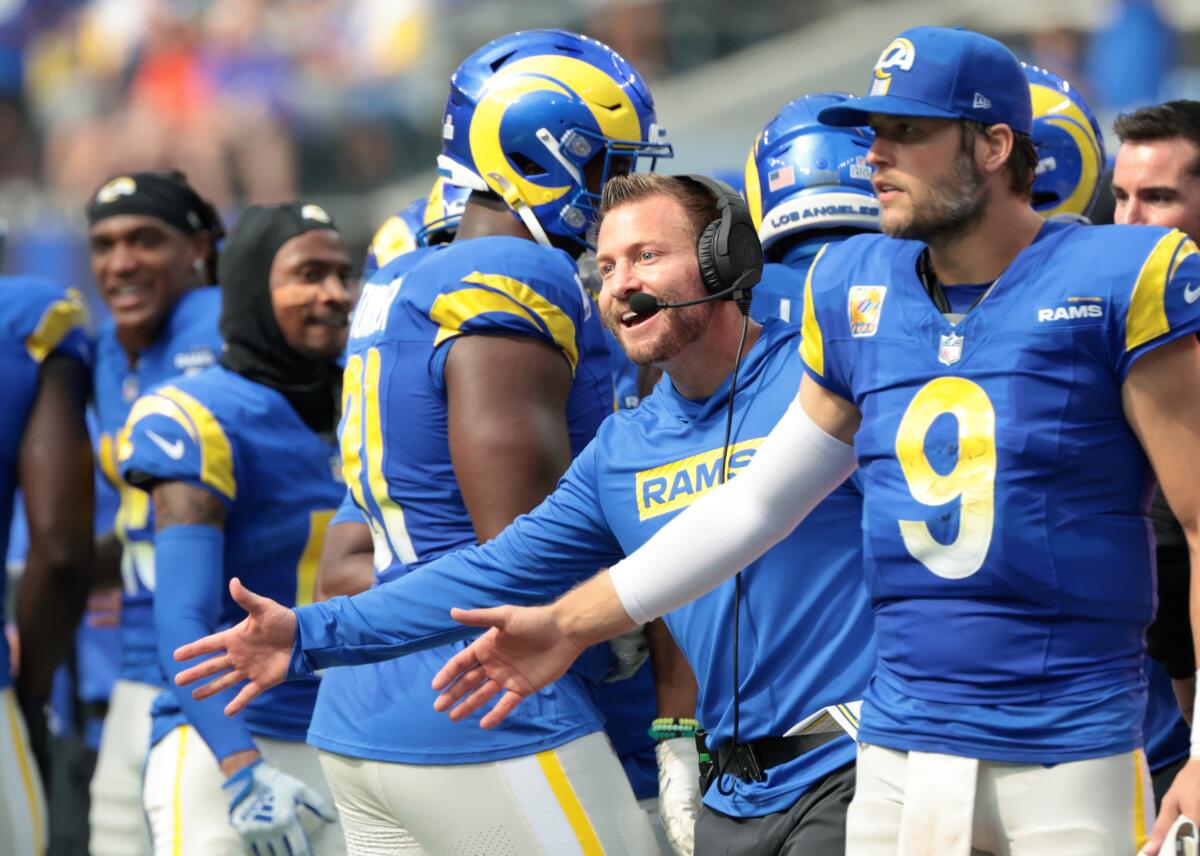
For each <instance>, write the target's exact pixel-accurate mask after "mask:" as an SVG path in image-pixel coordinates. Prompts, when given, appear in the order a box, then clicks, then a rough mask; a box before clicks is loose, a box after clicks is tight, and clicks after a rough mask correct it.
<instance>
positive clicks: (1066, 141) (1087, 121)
mask: <svg viewBox="0 0 1200 856" xmlns="http://www.w3.org/2000/svg"><path fill="white" fill-rule="evenodd" d="M1021 67H1022V68H1024V69H1025V77H1026V79H1027V80H1028V81H1029V94H1030V96H1031V99H1032V101H1033V144H1034V146H1035V147H1036V148H1037V154H1038V165H1037V172H1036V174H1035V175H1034V179H1033V207H1034V209H1035V210H1036V211H1037V212H1038V213H1040V214H1041V215H1042V216H1043V217H1057V218H1066V219H1082V218H1086V217H1087V216H1088V214H1089V213H1090V212H1091V210H1092V206H1093V205H1094V204H1095V202H1096V197H1097V196H1099V194H1100V179H1101V177H1102V176H1103V174H1104V163H1105V160H1104V134H1103V132H1101V130H1100V123H1099V122H1097V121H1096V117H1095V115H1093V113H1092V111H1091V108H1089V107H1088V105H1087V102H1086V101H1084V100H1083V96H1081V95H1080V94H1079V90H1077V89H1076V88H1075V87H1074V86H1072V85H1071V84H1070V83H1068V82H1067V81H1066V80H1064V79H1063V78H1061V77H1059V76H1058V75H1057V74H1055V73H1054V72H1052V71H1046V69H1044V68H1039V67H1038V66H1036V65H1028V64H1026V63H1021Z"/></svg>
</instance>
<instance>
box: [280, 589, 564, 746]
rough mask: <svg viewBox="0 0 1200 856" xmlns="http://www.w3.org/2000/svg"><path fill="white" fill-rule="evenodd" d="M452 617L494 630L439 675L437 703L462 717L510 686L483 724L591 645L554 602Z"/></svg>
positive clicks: (497, 719)
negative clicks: (565, 624) (566, 625)
mask: <svg viewBox="0 0 1200 856" xmlns="http://www.w3.org/2000/svg"><path fill="white" fill-rule="evenodd" d="M450 615H451V617H452V618H454V620H455V621H459V622H461V623H463V624H466V625H467V626H468V627H490V628H491V629H490V630H488V632H487V633H485V634H483V635H482V636H480V637H479V638H478V639H476V640H475V641H474V642H472V643H471V644H470V645H469V646H468V647H466V648H465V649H463V650H462V651H461V652H460V653H458V654H456V655H455V656H454V657H452V658H451V659H450V660H449V661H447V663H446V665H445V666H443V667H442V669H441V671H439V672H438V673H437V674H436V675H435V676H434V678H433V688H434V689H435V690H438V691H439V692H441V695H439V696H438V697H437V699H436V700H435V701H434V703H433V707H434V709H435V710H437V711H441V712H445V711H447V710H449V716H450V718H451V719H453V720H455V721H457V720H460V719H462V718H463V717H466V716H468V715H470V714H471V713H474V712H475V711H476V710H478V709H479V708H481V707H483V705H485V704H486V703H487V702H488V701H490V700H491V699H492V698H494V697H495V696H496V695H497V694H498V693H499V692H500V691H501V690H506V692H505V693H504V695H503V696H501V697H500V701H498V702H496V706H495V707H493V708H492V709H491V710H490V711H488V713H487V715H486V716H484V717H483V719H482V720H481V721H480V723H479V724H480V725H481V726H483V727H484V728H494V727H495V726H497V725H499V724H500V723H501V722H503V721H504V718H505V717H506V716H508V715H509V714H510V713H512V711H513V709H514V708H516V706H517V705H518V704H520V703H521V701H522V700H523V699H524V698H525V697H526V696H528V695H530V694H532V693H535V692H537V691H538V690H540V689H541V688H542V687H545V686H547V685H549V684H552V683H554V682H555V681H557V680H558V679H559V678H561V677H562V676H563V675H564V674H566V671H567V669H568V668H570V666H571V663H573V662H574V661H575V658H576V657H578V656H579V655H580V654H581V653H583V649H584V648H585V647H586V646H581V645H579V644H578V643H576V642H575V641H573V640H572V639H571V638H570V636H568V635H567V633H566V632H565V631H564V630H563V629H562V627H561V626H560V624H559V621H558V618H557V616H556V613H555V608H554V606H533V607H519V606H497V607H493V608H491V609H472V610H465V609H453V610H451V611H450ZM284 665H285V666H286V658H285V663H284ZM468 693H470V695H468ZM464 696H465V698H464ZM460 699H461V701H460ZM455 702H458V703H457V704H455ZM451 705H454V707H453V709H451Z"/></svg>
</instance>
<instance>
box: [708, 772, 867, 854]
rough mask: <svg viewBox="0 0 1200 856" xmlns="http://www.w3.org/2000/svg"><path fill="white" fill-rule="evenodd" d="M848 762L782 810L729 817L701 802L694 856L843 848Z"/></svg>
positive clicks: (850, 777)
mask: <svg viewBox="0 0 1200 856" xmlns="http://www.w3.org/2000/svg"><path fill="white" fill-rule="evenodd" d="M853 797H854V763H853V762H851V763H849V764H847V765H846V766H844V767H839V768H838V769H836V770H834V771H833V772H832V773H830V774H829V775H828V776H826V777H825V778H823V779H821V781H819V782H817V784H816V785H814V786H813V787H812V788H811V789H810V790H809V791H808V792H807V793H805V794H804V796H802V797H800V799H798V800H796V802H795V804H794V805H792V807H791V808H789V809H788V810H787V811H778V812H775V813H774V814H767V815H763V816H762V817H730V816H729V815H726V814H722V813H721V812H719V811H714V810H713V809H710V808H709V807H708V806H705V807H704V808H703V810H702V811H701V812H700V818H699V819H698V820H697V821H696V856H774V854H778V856H810V854H811V855H812V856H825V854H840V853H845V852H846V809H848V808H849V807H850V800H851V799H852V798H853Z"/></svg>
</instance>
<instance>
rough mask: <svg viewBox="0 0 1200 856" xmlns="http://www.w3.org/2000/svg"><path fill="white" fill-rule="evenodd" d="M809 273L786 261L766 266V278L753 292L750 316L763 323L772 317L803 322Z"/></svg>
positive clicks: (795, 322)
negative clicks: (806, 276)
mask: <svg viewBox="0 0 1200 856" xmlns="http://www.w3.org/2000/svg"><path fill="white" fill-rule="evenodd" d="M805 273H806V271H804V270H798V269H796V268H793V267H790V266H788V265H783V264H774V263H767V264H765V265H763V272H762V279H761V280H759V283H758V285H756V286H754V288H753V289H752V290H751V292H750V297H751V300H750V317H751V318H753V319H754V320H755V321H757V322H758V323H760V324H762V323H763V322H765V321H766V320H767V319H768V318H779V319H780V320H782V321H786V322H789V323H792V324H799V323H800V311H801V307H802V305H803V301H804V275H805Z"/></svg>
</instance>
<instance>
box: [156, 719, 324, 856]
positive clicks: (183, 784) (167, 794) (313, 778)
mask: <svg viewBox="0 0 1200 856" xmlns="http://www.w3.org/2000/svg"><path fill="white" fill-rule="evenodd" d="M254 743H255V745H256V746H257V747H258V751H259V752H260V753H262V757H263V761H265V762H266V763H267V764H270V765H271V766H272V767H274V768H275V769H277V770H279V771H281V772H283V773H287V774H288V775H289V776H293V777H295V778H297V779H299V780H300V781H302V782H304V784H306V785H308V786H309V787H310V788H312V789H313V790H314V791H316V792H317V793H318V794H320V795H321V796H322V797H324V798H325V799H326V801H328V802H329V803H330V804H331V805H332V803H333V795H332V794H331V793H330V792H329V786H328V785H327V784H326V783H325V776H324V774H323V773H322V772H321V764H320V762H319V761H318V759H317V750H316V749H314V748H312V747H311V746H309V745H308V744H307V743H297V742H294V741H288V740H272V739H270V738H266V737H255V738H254ZM224 783H225V775H224V774H223V773H222V772H221V767H220V765H219V764H218V763H217V759H216V758H215V757H214V756H213V753H212V750H211V749H209V748H208V744H207V743H205V742H204V740H203V739H202V738H201V737H200V734H199V733H198V732H197V731H196V729H195V728H193V727H191V726H190V725H181V726H180V727H178V728H176V729H174V730H173V731H172V732H171V733H170V734H168V735H167V736H166V737H164V738H163V739H162V740H160V741H159V742H158V743H157V744H155V746H154V748H153V749H151V750H150V757H149V758H148V759H147V761H146V780H145V785H144V792H143V800H144V804H145V809H146V817H147V818H148V819H149V821H150V833H151V837H152V838H153V840H154V853H155V856H243V854H244V853H245V852H246V849H245V846H244V845H243V844H242V838H241V836H240V835H238V834H237V831H236V830H235V829H234V828H233V827H232V826H230V824H229V796H228V795H227V794H226V793H225V792H224V791H223V790H221V786H222V785H223V784H224ZM300 817H301V823H302V824H303V825H304V831H305V832H307V833H308V843H309V845H310V846H311V847H312V852H313V853H314V854H316V856H340V854H344V853H345V852H346V844H345V841H344V840H343V838H342V828H341V824H340V823H339V822H335V823H324V822H323V821H321V820H320V819H318V818H317V817H316V816H315V815H313V814H312V812H310V811H308V810H307V809H301V811H300ZM279 856H283V854H279Z"/></svg>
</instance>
